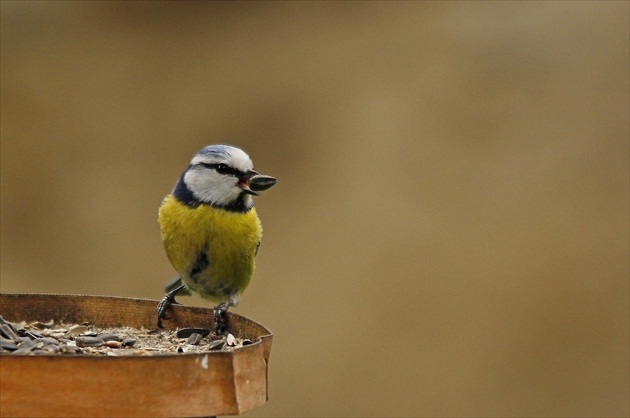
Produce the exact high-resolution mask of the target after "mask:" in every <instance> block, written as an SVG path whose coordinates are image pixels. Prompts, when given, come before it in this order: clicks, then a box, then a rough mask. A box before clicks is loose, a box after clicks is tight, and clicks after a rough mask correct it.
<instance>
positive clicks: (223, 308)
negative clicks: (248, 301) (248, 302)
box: [212, 293, 239, 335]
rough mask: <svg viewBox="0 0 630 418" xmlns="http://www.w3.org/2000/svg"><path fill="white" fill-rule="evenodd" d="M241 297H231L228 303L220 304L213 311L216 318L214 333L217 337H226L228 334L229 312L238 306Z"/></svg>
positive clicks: (236, 294)
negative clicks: (231, 307) (231, 308)
mask: <svg viewBox="0 0 630 418" xmlns="http://www.w3.org/2000/svg"><path fill="white" fill-rule="evenodd" d="M238 300H239V295H238V293H234V294H232V295H230V297H229V299H228V300H227V302H223V303H220V304H218V305H217V306H215V307H214V308H213V309H212V317H213V318H214V333H215V334H216V335H225V334H227V332H228V329H227V326H228V323H227V320H228V317H227V311H228V309H229V308H230V306H236V305H238Z"/></svg>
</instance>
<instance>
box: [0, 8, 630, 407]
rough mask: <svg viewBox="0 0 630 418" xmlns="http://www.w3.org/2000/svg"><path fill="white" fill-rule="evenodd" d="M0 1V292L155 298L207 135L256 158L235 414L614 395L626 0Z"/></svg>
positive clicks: (576, 403)
mask: <svg viewBox="0 0 630 418" xmlns="http://www.w3.org/2000/svg"><path fill="white" fill-rule="evenodd" d="M1 6H2V22H1V23H2V25H1V26H2V57H1V58H2V149H1V151H2V152H1V155H2V161H1V162H2V209H1V214H2V234H1V238H2V291H3V292H54V293H87V294H104V295H120V296H132V297H143V298H159V297H161V296H162V295H163V290H162V288H163V285H164V284H165V283H166V282H167V281H168V280H169V279H171V278H172V277H173V276H174V271H173V270H172V268H171V266H170V265H169V263H168V261H167V259H166V256H165V255H164V253H163V250H162V247H161V242H160V238H159V230H158V225H157V208H158V206H159V204H160V202H161V200H162V198H163V196H164V195H165V194H166V193H168V192H169V191H170V189H171V187H172V186H173V184H174V182H175V180H176V179H177V177H178V176H179V174H180V173H181V171H182V170H183V169H184V168H185V167H186V165H187V163H188V161H189V159H190V158H191V157H192V155H193V154H194V153H195V152H196V151H197V150H198V149H200V148H201V147H203V146H204V145H206V144H210V143H231V144H234V145H237V146H240V147H242V148H244V149H245V150H246V151H247V152H249V154H250V155H251V156H252V158H253V160H254V162H255V165H256V168H257V169H259V170H260V171H262V172H264V173H267V174H271V175H274V176H277V178H278V179H279V182H278V184H277V186H276V187H274V188H273V189H271V190H270V191H268V192H266V193H265V194H264V195H263V196H262V197H260V198H258V199H257V201H256V202H257V208H258V210H259V213H260V215H261V218H262V220H263V225H264V227H265V239H264V242H263V245H262V248H261V252H260V253H259V256H258V269H257V272H256V274H255V277H254V280H253V282H252V285H251V286H250V288H249V289H248V291H247V292H245V294H244V296H243V298H242V301H241V305H240V306H239V307H238V308H237V309H236V310H235V312H237V313H240V314H242V315H246V316H248V317H250V318H252V319H254V320H256V321H258V322H261V323H263V324H264V325H266V326H268V327H269V328H270V329H271V330H272V331H273V332H274V333H275V339H274V348H273V351H272V358H271V360H272V361H271V365H270V377H269V378H270V400H269V402H268V403H267V404H266V405H265V406H264V407H262V408H260V409H258V410H255V411H252V412H251V413H249V414H248V415H259V416H305V415H309V416H314V415H316V416H342V415H355V416H356V415H359V416H363V415H368V416H369V415H381V416H404V415H412V416H426V415H430V416H440V415H442V416H444V415H446V416H454V415H469V416H477V415H481V416H489V415H501V416H510V415H512V416H513V415H516V416H543V415H544V416H550V415H567V416H584V415H596V416H623V415H627V414H628V413H629V399H628V397H629V395H628V390H629V385H628V372H629V367H628V348H629V347H628V325H629V323H628V322H629V321H628V317H629V315H628V301H629V292H628V281H629V273H628V271H629V263H628V260H629V248H628V242H629V234H628V231H629V221H628V215H629V208H628V188H629V181H628V179H629V176H628V165H629V164H628V159H629V157H628V152H629V150H628V144H629V130H628V113H629V109H628V97H629V89H628V84H629V83H628V60H629V56H628V42H629V34H628V19H629V3H628V2H559V3H555V2H549V3H548V2H544V3H540V2H532V3H530V2H505V3H483V2H471V3H468V2H466V3H457V2H435V3H433V2H404V3H393V2H387V3H376V2H370V3H361V2H351V3H337V2H333V3H324V2H322V3H302V2H300V3H285V2H279V3H249V2H239V3H205V2H193V3H180V2H166V3H157V2H151V3H141V2H111V3H110V2H70V3H63V2H43V3H40V2H11V1H2V3H1ZM182 302H184V303H187V304H195V305H199V306H209V305H208V304H207V303H205V302H204V301H202V300H201V299H199V298H198V297H192V298H185V299H182Z"/></svg>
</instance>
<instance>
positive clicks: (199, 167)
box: [174, 145, 276, 209]
mask: <svg viewBox="0 0 630 418" xmlns="http://www.w3.org/2000/svg"><path fill="white" fill-rule="evenodd" d="M182 182H183V185H185V188H186V189H187V191H188V192H190V193H191V194H192V198H193V199H194V200H195V201H197V202H201V203H209V204H212V205H215V206H220V207H236V208H245V209H248V208H251V207H252V206H253V202H252V199H251V196H252V195H256V196H257V195H259V194H260V193H259V192H261V191H263V190H266V189H268V188H270V187H272V186H273V185H274V184H275V183H276V179H275V178H273V177H270V176H264V175H261V174H260V173H258V172H257V171H254V165H253V163H252V160H251V159H250V158H249V156H248V155H247V154H246V153H245V151H243V150H241V149H239V148H236V147H232V146H230V145H209V146H207V147H205V148H204V149H202V150H201V151H199V152H198V153H197V154H195V156H194V157H193V159H192V160H191V161H190V165H189V166H188V169H187V170H186V171H185V172H184V174H183V176H182V178H181V179H180V183H182ZM178 187H181V184H179V183H178V185H177V186H176V187H175V191H174V192H175V193H176V192H177V189H178Z"/></svg>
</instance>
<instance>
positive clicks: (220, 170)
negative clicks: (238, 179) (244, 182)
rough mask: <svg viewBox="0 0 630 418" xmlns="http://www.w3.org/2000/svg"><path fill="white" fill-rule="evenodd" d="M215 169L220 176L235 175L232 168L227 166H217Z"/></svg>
mask: <svg viewBox="0 0 630 418" xmlns="http://www.w3.org/2000/svg"><path fill="white" fill-rule="evenodd" d="M215 169H216V170H217V173H219V174H234V170H233V169H232V168H230V167H229V166H228V165H227V164H223V163H221V164H217V165H216V168H215Z"/></svg>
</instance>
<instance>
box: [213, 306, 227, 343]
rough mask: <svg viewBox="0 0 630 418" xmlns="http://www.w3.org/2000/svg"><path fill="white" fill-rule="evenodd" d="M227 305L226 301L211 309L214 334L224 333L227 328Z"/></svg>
mask: <svg viewBox="0 0 630 418" xmlns="http://www.w3.org/2000/svg"><path fill="white" fill-rule="evenodd" d="M228 308H229V305H228V303H227V302H224V303H221V304H219V305H217V306H215V307H214V308H213V309H212V317H213V319H214V333H215V334H216V335H225V334H227V333H228V330H227V325H228V324H227V322H228V321H227V311H228Z"/></svg>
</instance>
